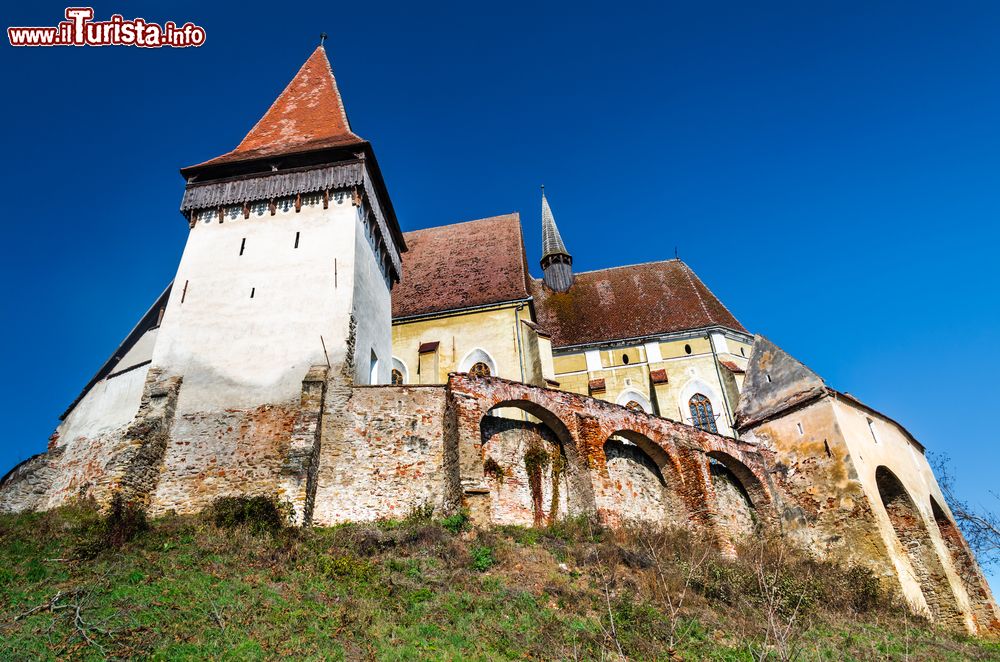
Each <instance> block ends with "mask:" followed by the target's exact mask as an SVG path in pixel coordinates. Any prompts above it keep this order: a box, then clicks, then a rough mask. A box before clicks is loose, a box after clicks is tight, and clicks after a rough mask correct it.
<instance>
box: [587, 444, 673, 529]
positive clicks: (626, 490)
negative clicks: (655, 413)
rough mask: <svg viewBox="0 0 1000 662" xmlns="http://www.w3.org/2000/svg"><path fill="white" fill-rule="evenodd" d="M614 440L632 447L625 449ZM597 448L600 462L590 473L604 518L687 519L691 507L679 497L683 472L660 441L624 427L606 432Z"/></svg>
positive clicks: (660, 520) (667, 520)
mask: <svg viewBox="0 0 1000 662" xmlns="http://www.w3.org/2000/svg"><path fill="white" fill-rule="evenodd" d="M618 439H622V440H624V441H627V442H629V443H630V444H633V445H634V447H633V448H629V447H628V446H626V445H624V444H621V442H619V441H617V440H618ZM619 444H621V448H619V447H618V445H619ZM609 445H610V446H609ZM601 450H602V455H603V458H602V459H603V461H602V462H601V466H600V467H599V469H598V471H596V472H595V476H594V482H595V492H596V493H597V494H596V495H595V496H596V497H597V498H598V505H599V507H600V510H601V512H602V514H603V516H604V517H605V518H606V519H607V520H609V521H612V522H613V521H615V520H620V519H634V520H647V521H652V522H665V523H670V524H675V525H682V524H686V523H687V522H688V520H689V518H690V512H691V509H690V508H689V506H688V504H687V503H686V502H685V500H684V498H683V496H682V489H681V486H682V485H683V484H684V477H683V473H682V472H681V470H680V465H679V463H678V462H677V459H676V457H675V456H674V454H673V453H672V452H671V451H668V450H667V448H665V445H664V444H662V443H658V442H656V441H654V440H653V439H651V438H650V437H649V436H647V435H646V434H643V433H641V432H637V431H636V430H632V429H628V428H624V429H618V430H615V431H613V432H611V433H610V434H608V435H607V436H606V439H605V441H604V443H603V445H602V448H601ZM609 451H611V455H609ZM647 463H648V464H647ZM644 469H645V471H644ZM651 479H655V480H656V481H658V484H653V483H652V482H651Z"/></svg>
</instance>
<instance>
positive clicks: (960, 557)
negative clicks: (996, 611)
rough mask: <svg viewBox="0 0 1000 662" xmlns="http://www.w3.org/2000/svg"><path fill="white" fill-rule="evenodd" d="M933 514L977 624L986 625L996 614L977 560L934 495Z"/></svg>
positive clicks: (932, 501) (932, 502)
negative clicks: (977, 565)
mask: <svg viewBox="0 0 1000 662" xmlns="http://www.w3.org/2000/svg"><path fill="white" fill-rule="evenodd" d="M931 514H933V515H934V522H935V524H937V527H938V531H939V532H940V533H941V540H942V541H944V546H945V547H946V548H947V549H948V554H949V556H951V564H952V567H954V568H955V572H956V573H957V574H958V578H959V580H961V582H962V586H964V587H965V592H966V593H967V594H968V596H969V602H970V603H971V605H972V610H973V614H974V615H975V619H976V624H977V626H978V625H982V626H983V627H986V626H988V625H989V624H990V623H991V622H992V621H993V619H994V618H995V616H994V615H993V606H992V604H991V601H990V596H989V593H987V591H986V587H985V586H983V578H982V576H981V575H980V574H979V570H978V568H977V567H976V562H975V560H974V559H973V558H972V554H971V553H970V552H969V548H968V547H967V546H966V544H965V540H964V539H963V538H962V534H961V532H959V530H958V527H957V526H955V523H954V522H953V521H952V520H951V518H950V517H948V514H947V513H946V512H944V508H942V507H941V506H940V505H939V504H938V502H937V501H936V500H935V499H934V497H931Z"/></svg>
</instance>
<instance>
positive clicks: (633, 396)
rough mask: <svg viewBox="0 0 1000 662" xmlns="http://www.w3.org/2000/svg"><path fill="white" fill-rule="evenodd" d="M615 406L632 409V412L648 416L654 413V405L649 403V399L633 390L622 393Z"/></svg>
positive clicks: (628, 389)
mask: <svg viewBox="0 0 1000 662" xmlns="http://www.w3.org/2000/svg"><path fill="white" fill-rule="evenodd" d="M615 404H618V405H621V406H622V407H625V408H626V409H631V410H632V411H641V412H645V413H647V414H651V413H653V405H652V404H651V403H650V402H649V398H647V397H646V396H645V395H643V394H642V393H640V392H639V391H636V390H635V389H632V388H627V389H625V390H624V391H622V392H621V394H620V395H619V396H618V398H617V399H616V400H615Z"/></svg>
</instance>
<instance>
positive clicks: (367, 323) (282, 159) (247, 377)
mask: <svg viewBox="0 0 1000 662" xmlns="http://www.w3.org/2000/svg"><path fill="white" fill-rule="evenodd" d="M181 174H182V175H183V176H184V177H185V178H186V179H187V187H186V189H185V191H184V198H183V202H182V203H181V211H182V213H184V214H185V216H186V217H187V219H188V221H189V225H190V228H191V229H190V234H189V236H188V240H187V245H186V246H185V249H184V254H183V256H182V257H181V262H180V266H179V268H178V270H177V276H176V278H175V280H174V288H173V293H172V295H171V297H170V302H169V304H168V305H167V309H166V313H165V316H164V320H163V325H162V329H161V331H160V335H159V338H158V341H157V347H156V351H155V352H154V356H153V364H154V365H160V366H162V367H163V368H164V369H165V370H168V371H170V372H177V373H179V374H182V375H183V376H184V388H183V389H182V391H183V394H182V396H181V400H182V403H184V402H187V403H190V404H192V405H193V404H194V403H195V402H197V403H199V406H203V405H205V404H207V403H212V404H214V405H216V406H220V407H241V406H251V405H254V404H257V403H259V402H270V401H275V400H284V399H286V398H289V397H293V396H294V395H295V394H296V393H297V392H298V388H299V385H300V383H301V380H302V377H303V375H304V374H305V372H306V371H307V370H308V369H309V367H310V366H311V365H314V364H329V365H331V366H338V365H346V366H348V369H349V370H350V372H351V375H352V377H353V380H354V382H355V383H359V384H371V383H387V382H388V381H389V370H390V363H391V317H390V315H391V313H390V302H389V301H390V300H389V295H390V290H391V288H392V285H393V283H395V282H397V281H398V280H399V277H400V273H401V260H400V252H401V251H404V250H405V244H404V240H403V237H402V233H401V232H400V230H399V225H398V223H397V221H396V217H395V214H394V212H393V208H392V203H391V201H390V200H389V196H388V193H387V191H386V188H385V184H384V182H383V180H382V176H381V173H380V171H379V168H378V164H377V162H376V160H375V154H374V152H373V150H372V147H371V145H370V143H368V142H367V141H366V140H364V139H362V138H361V137H359V136H358V135H357V134H356V133H354V131H353V130H352V129H351V125H350V122H349V121H348V118H347V113H346V111H345V108H344V103H343V100H342V99H341V96H340V91H339V89H338V87H337V81H336V80H335V78H334V76H333V71H332V69H331V67H330V63H329V61H328V59H327V56H326V51H325V49H324V48H323V46H322V45H320V46H319V47H318V48H316V50H315V51H314V52H313V54H312V55H311V56H310V57H309V59H308V60H307V61H306V63H305V64H304V65H302V67H301V69H299V71H298V73H297V74H296V75H295V77H294V78H293V79H292V81H291V82H290V83H289V84H288V86H287V87H286V88H285V90H284V91H283V92H282V93H281V95H280V96H279V97H278V98H277V100H276V101H275V102H274V103H273V104H272V105H271V107H270V108H269V109H268V110H267V112H266V113H265V114H264V116H263V117H262V118H261V119H260V120H259V121H258V122H257V124H256V125H255V126H254V127H253V128H252V129H251V130H250V132H249V133H248V134H247V136H246V137H245V138H244V139H243V140H242V142H240V144H239V145H238V146H237V147H236V149H234V150H233V151H231V152H229V153H227V154H224V155H222V156H219V157H217V158H214V159H211V160H209V161H206V162H204V163H201V164H199V165H195V166H190V167H187V168H184V169H182V170H181Z"/></svg>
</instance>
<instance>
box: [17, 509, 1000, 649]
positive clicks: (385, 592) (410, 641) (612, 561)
mask: <svg viewBox="0 0 1000 662" xmlns="http://www.w3.org/2000/svg"><path fill="white" fill-rule="evenodd" d="M264 524H266V522H265V523H264ZM126 528H127V527H126ZM257 528H258V529H261V530H260V532H257V533H255V532H254V531H253V530H252V529H251V528H250V527H248V526H237V527H234V528H221V527H219V526H216V525H215V524H214V523H213V522H212V521H211V520H210V519H209V518H207V517H168V518H164V519H161V520H157V521H154V522H152V523H151V524H150V526H149V527H148V529H144V528H143V526H142V523H141V522H139V523H138V524H137V525H135V526H133V527H132V528H127V530H124V531H123V532H122V531H118V533H122V535H115V533H116V531H115V530H109V529H108V528H107V527H106V526H105V525H104V524H103V523H102V521H101V520H100V519H99V518H98V516H97V514H96V513H95V511H94V510H93V508H92V507H86V506H78V507H73V508H63V509H60V510H56V511H52V512H48V513H41V514H26V515H18V516H10V515H6V516H0V658H2V659H56V658H60V659H65V658H74V659H102V658H127V657H146V656H152V657H154V658H156V659H220V658H228V659H240V660H253V659H278V658H294V659H300V658H310V659H379V660H402V659H428V658H429V659H483V660H486V659H513V658H531V659H605V658H612V659H615V658H621V657H622V656H626V657H628V658H629V659H637V660H638V659H689V660H700V659H716V660H750V659H755V656H759V655H761V654H762V653H764V654H769V656H770V659H782V658H787V657H788V656H789V655H793V654H797V655H798V656H799V659H845V658H847V659H908V660H921V659H924V660H930V659H935V660H937V659H955V660H958V659H962V660H965V659H982V660H986V659H997V658H1000V646H998V645H997V644H996V643H989V642H982V641H974V640H970V639H968V638H965V637H963V636H961V635H957V634H951V633H944V632H940V631H935V630H934V629H933V628H932V627H930V626H929V625H928V624H927V623H926V622H923V621H920V620H919V619H915V618H914V617H912V616H908V615H907V614H906V612H905V610H902V609H900V608H899V607H898V605H896V604H895V602H894V599H893V598H892V596H890V595H887V594H885V593H884V592H883V591H882V590H881V589H880V588H879V586H878V583H877V581H875V579H874V578H873V577H871V575H870V574H868V573H867V572H865V571H863V570H859V569H854V570H841V569H837V568H833V567H831V566H828V565H825V564H822V563H816V562H812V561H809V560H806V559H801V558H796V557H795V556H794V555H793V554H791V553H790V552H789V551H788V550H786V549H784V548H783V547H782V546H781V545H780V543H778V542H775V541H766V542H757V543H755V544H754V545H750V546H747V547H746V548H745V549H743V550H741V553H742V556H741V557H740V558H738V559H735V560H733V559H726V558H724V557H722V556H720V555H719V554H718V553H717V552H715V551H714V550H713V549H712V548H711V547H710V546H707V545H705V544H704V543H703V542H701V541H699V540H696V539H692V538H691V537H689V536H688V535H687V534H685V533H683V532H677V531H654V530H650V529H649V528H648V527H647V528H646V529H639V528H637V529H634V530H627V531H620V532H612V531H608V530H605V529H602V528H600V527H597V526H595V525H593V524H592V523H589V522H587V521H584V520H572V521H568V522H563V523H559V524H557V525H555V526H553V527H550V528H548V529H545V530H535V529H523V528H504V529H497V530H492V531H469V530H466V529H465V524H464V521H463V520H462V519H461V518H460V517H454V518H450V519H445V520H437V521H436V520H432V519H431V518H429V517H427V516H419V515H415V516H413V517H411V518H410V519H408V520H407V521H404V522H397V523H388V522H387V523H380V524H368V525H348V526H342V527H336V528H331V529H312V530H287V529H286V530H278V531H275V532H268V530H266V526H263V525H262V526H259V527H257ZM129 538H131V539H129Z"/></svg>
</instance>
